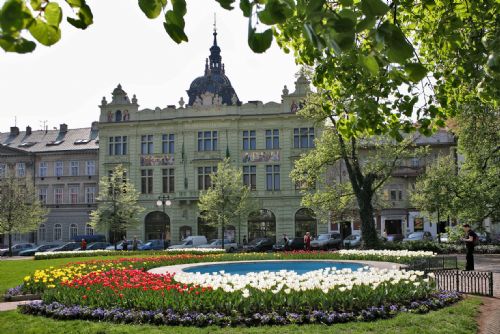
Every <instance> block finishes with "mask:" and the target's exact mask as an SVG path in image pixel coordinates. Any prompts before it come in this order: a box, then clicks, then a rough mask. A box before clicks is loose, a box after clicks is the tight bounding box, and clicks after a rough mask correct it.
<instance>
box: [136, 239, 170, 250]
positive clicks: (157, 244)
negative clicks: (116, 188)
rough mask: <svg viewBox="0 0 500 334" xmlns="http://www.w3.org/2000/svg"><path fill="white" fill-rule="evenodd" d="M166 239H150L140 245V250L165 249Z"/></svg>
mask: <svg viewBox="0 0 500 334" xmlns="http://www.w3.org/2000/svg"><path fill="white" fill-rule="evenodd" d="M164 248H165V244H164V241H163V240H161V239H154V240H148V241H147V242H146V243H145V244H143V245H141V246H139V247H138V249H139V250H163V249H164Z"/></svg>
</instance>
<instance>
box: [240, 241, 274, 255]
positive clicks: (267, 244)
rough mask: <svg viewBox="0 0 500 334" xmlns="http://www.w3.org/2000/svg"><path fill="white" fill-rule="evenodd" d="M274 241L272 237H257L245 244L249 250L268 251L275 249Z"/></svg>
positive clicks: (245, 247) (244, 248)
mask: <svg viewBox="0 0 500 334" xmlns="http://www.w3.org/2000/svg"><path fill="white" fill-rule="evenodd" d="M273 245H274V241H273V240H272V239H270V238H255V239H253V240H252V241H250V242H249V243H248V245H246V246H243V250H245V251H247V252H266V251H271V250H273Z"/></svg>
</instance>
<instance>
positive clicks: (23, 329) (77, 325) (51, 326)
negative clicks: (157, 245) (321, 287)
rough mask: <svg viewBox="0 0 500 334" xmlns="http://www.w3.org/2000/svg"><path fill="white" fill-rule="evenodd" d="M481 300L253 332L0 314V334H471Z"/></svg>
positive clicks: (9, 313)
mask: <svg viewBox="0 0 500 334" xmlns="http://www.w3.org/2000/svg"><path fill="white" fill-rule="evenodd" d="M480 304H481V300H480V298H478V297H470V298H467V299H466V300H464V301H461V302H460V303H458V304H456V305H453V306H451V307H447V308H444V309H441V310H438V311H433V312H430V313H427V314H400V315H398V316H397V317H395V318H393V319H388V320H379V321H376V322H362V323H355V322H353V323H347V324H336V325H333V326H325V325H304V326H296V325H290V326H272V327H271V326H265V327H253V328H244V327H238V328H219V327H206V328H196V327H177V326H176V327H166V326H163V327H157V326H150V325H117V324H112V323H105V322H90V321H80V320H67V321H58V320H53V319H48V318H44V317H36V316H28V315H22V314H20V313H18V312H17V311H8V312H0V333H9V334H16V333H22V334H45V333H51V334H59V333H61V334H67V333H79V334H87V333H94V334H105V333H106V334H108V333H109V334H112V333H116V334H123V333H148V334H150V333H151V334H155V333H176V334H177V333H179V334H188V333H189V334H191V333H193V334H201V333H238V334H247V333H264V332H265V333H266V334H283V333H304V334H314V333H342V334H344V333H377V334H378V333H391V334H392V333H398V334H422V333H436V334H445V333H450V334H451V333H453V334H472V333H476V331H477V323H476V321H475V317H476V315H477V312H478V308H479V305H480Z"/></svg>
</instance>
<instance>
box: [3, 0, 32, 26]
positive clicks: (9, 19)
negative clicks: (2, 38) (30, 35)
mask: <svg viewBox="0 0 500 334" xmlns="http://www.w3.org/2000/svg"><path fill="white" fill-rule="evenodd" d="M31 20H32V15H31V12H30V10H29V9H28V7H26V5H25V4H24V1H21V0H8V1H7V2H5V3H4V5H3V6H2V9H1V11H0V27H1V28H2V31H3V32H4V33H7V34H11V33H17V32H20V31H21V30H22V29H24V28H26V27H27V26H28V24H29V23H30V21H31Z"/></svg>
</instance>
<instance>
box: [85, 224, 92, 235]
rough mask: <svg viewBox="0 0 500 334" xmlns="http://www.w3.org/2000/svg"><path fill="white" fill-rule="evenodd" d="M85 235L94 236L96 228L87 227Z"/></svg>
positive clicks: (88, 225)
mask: <svg viewBox="0 0 500 334" xmlns="http://www.w3.org/2000/svg"><path fill="white" fill-rule="evenodd" d="M85 234H86V235H94V228H93V227H92V225H90V224H87V226H85Z"/></svg>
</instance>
